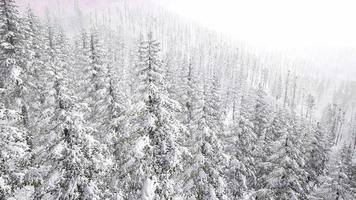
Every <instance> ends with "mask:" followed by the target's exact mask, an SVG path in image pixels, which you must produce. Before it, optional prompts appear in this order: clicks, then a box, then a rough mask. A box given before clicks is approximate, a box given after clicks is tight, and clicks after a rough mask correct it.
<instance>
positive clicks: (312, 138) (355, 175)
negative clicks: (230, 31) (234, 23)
mask: <svg viewBox="0 0 356 200" xmlns="http://www.w3.org/2000/svg"><path fill="white" fill-rule="evenodd" d="M28 2H30V3H28V4H27V3H26V4H25V3H23V2H22V0H0V200H309V199H310V200H354V199H356V163H355V159H353V158H354V157H355V148H356V79H353V80H352V79H343V78H339V77H336V76H323V75H322V73H320V72H319V71H318V69H316V68H315V67H314V66H313V64H314V63H313V62H304V61H301V60H297V59H292V58H289V57H287V56H283V55H279V54H278V55H277V54H276V53H273V52H264V51H258V50H256V49H255V48H253V47H250V46H249V45H247V44H245V43H243V42H237V41H235V40H232V39H230V38H229V37H224V35H222V34H219V33H217V32H214V31H212V30H210V29H208V28H205V27H203V26H200V25H198V24H196V23H194V22H191V21H189V20H187V19H185V18H182V17H180V16H178V15H176V14H173V13H171V12H169V11H167V10H165V9H163V8H162V7H160V6H158V5H156V4H154V3H152V2H151V1H150V0H116V1H114V2H115V3H113V4H110V6H107V7H101V8H98V9H92V10H91V11H90V12H89V11H88V10H87V9H86V8H85V6H83V5H82V3H81V0H73V1H70V2H71V3H70V4H69V5H67V6H60V4H61V3H62V2H65V1H57V4H58V5H57V4H55V6H54V7H55V8H46V9H42V10H41V12H40V11H39V9H38V8H36V7H33V5H32V4H31V1H28ZM33 2H35V1H33ZM24 4H25V5H24ZM64 10H70V12H69V11H68V12H66V13H70V14H61V13H64ZM351 53H352V52H351ZM355 53H356V51H354V52H353V55H354V57H355V58H356V54H355ZM354 67H355V66H354ZM355 68H356V67H355ZM335 73H337V71H336V72H335ZM354 74H355V75H356V73H354ZM355 77H356V76H355Z"/></svg>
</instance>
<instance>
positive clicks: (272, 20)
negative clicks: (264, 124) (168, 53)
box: [155, 0, 356, 48]
mask: <svg viewBox="0 0 356 200" xmlns="http://www.w3.org/2000/svg"><path fill="white" fill-rule="evenodd" d="M155 1H156V2H157V3H159V4H161V5H163V6H164V7H167V8H169V9H170V10H172V11H174V12H176V13H178V14H180V15H183V16H185V17H187V18H189V19H192V20H194V21H196V22H198V23H200V24H203V25H205V26H208V27H211V28H213V29H215V30H218V31H220V32H224V33H226V34H229V35H231V36H233V37H235V38H238V39H240V40H243V41H246V42H248V43H250V44H256V45H262V46H271V47H279V48H294V47H296V48H300V47H309V46H328V47H350V46H352V47H356V25H355V19H356V11H355V8H356V1H355V0H350V1H346V0H268V1H267V0H155Z"/></svg>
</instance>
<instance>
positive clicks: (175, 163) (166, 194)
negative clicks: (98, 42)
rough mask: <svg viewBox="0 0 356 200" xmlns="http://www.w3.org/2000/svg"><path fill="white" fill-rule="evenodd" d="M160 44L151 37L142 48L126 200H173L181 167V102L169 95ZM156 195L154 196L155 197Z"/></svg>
mask: <svg viewBox="0 0 356 200" xmlns="http://www.w3.org/2000/svg"><path fill="white" fill-rule="evenodd" d="M159 50H160V49H159V43H158V42H157V41H156V40H154V39H153V38H152V33H150V34H148V38H147V40H145V41H143V42H141V44H140V47H139V57H140V59H139V60H140V61H141V62H140V63H138V65H137V66H138V67H139V68H138V72H137V75H138V78H139V80H140V84H139V86H138V88H137V90H136V92H135V95H134V97H133V107H132V110H131V111H130V113H131V114H130V119H129V120H130V125H129V131H128V132H126V133H123V136H122V138H121V140H122V141H123V142H122V143H123V144H124V146H123V147H122V156H123V157H122V158H121V159H120V161H121V169H122V171H121V180H120V183H119V184H120V185H119V187H120V190H121V191H122V196H123V198H124V199H151V198H152V199H153V198H154V199H172V198H173V196H174V193H175V188H174V182H173V180H174V178H175V173H174V172H175V171H176V170H177V169H178V168H179V160H180V159H179V155H180V146H179V144H178V143H177V141H176V140H177V137H178V136H179V134H180V132H181V129H182V127H181V124H180V123H179V122H178V121H177V119H176V117H175V115H174V113H175V111H176V110H177V109H179V104H178V102H176V101H174V100H172V99H170V98H169V96H168V92H167V89H166V83H165V82H164V76H163V70H162V66H161V62H160V60H159V58H158V53H159ZM151 195H153V196H151Z"/></svg>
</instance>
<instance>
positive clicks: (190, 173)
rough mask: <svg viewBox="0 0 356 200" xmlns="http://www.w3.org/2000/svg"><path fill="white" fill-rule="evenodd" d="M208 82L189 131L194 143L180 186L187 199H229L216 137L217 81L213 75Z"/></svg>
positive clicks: (223, 159)
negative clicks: (183, 179)
mask: <svg viewBox="0 0 356 200" xmlns="http://www.w3.org/2000/svg"><path fill="white" fill-rule="evenodd" d="M209 83H210V87H204V93H203V95H204V96H203V97H204V99H203V101H201V102H200V103H199V104H196V105H197V107H195V108H193V109H194V110H193V112H194V113H195V114H194V118H195V119H196V120H195V122H196V127H195V128H194V129H192V132H191V134H192V137H194V138H195V143H194V144H193V146H192V154H193V157H192V160H191V161H190V165H189V166H188V168H187V169H186V174H187V175H186V176H187V177H186V180H185V181H186V185H185V186H184V189H183V191H184V194H185V198H186V199H227V198H228V196H227V194H228V191H227V188H226V180H225V177H224V172H225V170H226V165H227V159H226V156H225V154H224V152H223V146H222V144H221V141H220V138H219V135H222V131H223V127H222V109H221V107H220V105H219V99H220V96H219V82H218V79H217V78H215V80H214V81H212V82H209ZM208 93H210V94H209V95H208ZM196 103H197V102H196ZM198 113H199V115H197V114H198Z"/></svg>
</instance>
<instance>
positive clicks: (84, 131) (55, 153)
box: [34, 29, 107, 200]
mask: <svg viewBox="0 0 356 200" xmlns="http://www.w3.org/2000/svg"><path fill="white" fill-rule="evenodd" d="M59 30H60V29H59ZM52 42H53V46H52V48H51V49H52V52H53V54H52V58H51V60H52V62H51V63H52V64H51V68H50V69H51V72H52V77H51V80H52V82H51V88H50V91H49V92H48V93H49V94H50V96H48V97H47V99H46V103H47V104H48V105H47V107H46V108H47V110H48V111H47V110H46V111H45V113H48V115H45V116H44V124H43V125H45V126H46V129H45V131H44V134H43V135H42V136H41V137H39V138H38V139H39V140H40V141H41V145H40V146H39V147H38V148H37V149H36V160H35V163H36V164H37V165H38V166H39V169H38V171H39V172H40V173H41V174H42V179H43V180H42V181H40V185H39V186H38V187H37V188H36V192H35V194H34V199H48V198H54V199H68V200H71V199H100V195H101V192H99V191H98V187H97V184H98V182H99V180H100V179H99V176H100V175H101V174H100V172H102V171H101V170H103V168H105V165H106V164H107V162H105V160H104V156H103V154H102V153H103V148H104V147H103V146H102V145H101V144H100V143H99V142H98V141H97V140H95V138H94V137H93V136H92V129H90V128H88V126H87V124H86V123H85V121H84V115H83V114H82V113H83V112H82V109H83V108H82V106H81V105H80V104H78V103H77V98H76V96H75V95H74V94H73V90H72V89H71V88H70V86H69V83H70V82H71V81H72V80H70V78H69V77H70V76H69V72H70V66H71V58H70V57H71V55H70V54H69V50H68V49H69V45H68V43H67V40H66V37H65V35H64V34H63V33H62V32H58V33H56V34H54V37H53V41H52Z"/></svg>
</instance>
